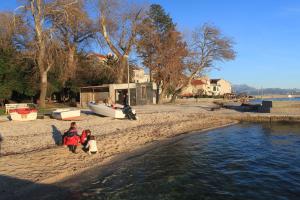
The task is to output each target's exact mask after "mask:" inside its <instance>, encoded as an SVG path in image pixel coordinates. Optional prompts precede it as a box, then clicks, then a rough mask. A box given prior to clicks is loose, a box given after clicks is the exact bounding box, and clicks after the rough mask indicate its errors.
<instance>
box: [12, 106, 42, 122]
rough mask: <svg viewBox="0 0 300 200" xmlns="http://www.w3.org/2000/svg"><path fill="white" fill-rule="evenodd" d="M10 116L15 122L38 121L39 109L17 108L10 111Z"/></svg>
mask: <svg viewBox="0 0 300 200" xmlns="http://www.w3.org/2000/svg"><path fill="white" fill-rule="evenodd" d="M9 115H10V118H11V120H13V121H30V120H36V118H37V109H32V108H17V109H12V110H9Z"/></svg>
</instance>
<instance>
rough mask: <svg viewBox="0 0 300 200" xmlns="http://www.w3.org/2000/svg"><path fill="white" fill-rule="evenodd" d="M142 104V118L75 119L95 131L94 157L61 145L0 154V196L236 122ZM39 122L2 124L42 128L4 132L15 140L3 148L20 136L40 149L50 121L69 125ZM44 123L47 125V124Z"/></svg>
mask: <svg viewBox="0 0 300 200" xmlns="http://www.w3.org/2000/svg"><path fill="white" fill-rule="evenodd" d="M146 108H147V106H144V107H142V109H143V110H142V109H140V110H139V113H140V114H139V118H140V120H138V121H124V120H114V119H111V118H101V117H100V118H99V117H98V116H87V117H86V119H85V120H84V121H80V122H78V123H79V124H80V126H82V127H91V130H92V133H94V134H96V138H97V145H98V149H99V153H98V154H96V155H93V156H89V155H88V154H86V153H84V152H83V151H81V149H80V148H78V150H79V151H78V154H73V153H70V152H69V151H68V150H67V148H66V147H63V146H54V147H53V148H48V149H43V150H36V149H35V150H34V151H32V152H27V153H18V154H14V155H7V156H1V157H0V162H1V163H3V164H1V165H0V187H1V189H2V191H0V196H10V195H13V198H14V197H15V195H17V194H19V193H23V192H26V191H29V190H31V189H30V188H35V187H39V186H42V187H44V186H45V185H46V186H55V184H56V183H58V182H60V181H61V180H65V179H67V178H70V177H72V176H74V175H76V174H79V173H81V172H84V171H86V170H88V169H90V168H91V167H94V166H102V165H105V164H106V163H108V162H109V161H112V160H115V159H118V158H120V157H119V156H120V155H123V153H128V152H132V151H135V150H137V149H140V148H143V147H145V146H148V145H153V144H156V143H159V142H160V141H163V140H166V139H170V138H173V137H175V136H178V135H179V136H180V135H185V134H187V133H189V132H191V131H204V130H208V129H211V128H218V127H220V126H223V125H228V124H231V123H232V122H237V121H236V120H232V119H227V118H224V117H223V116H216V115H215V114H211V113H209V112H207V111H205V110H203V109H202V108H200V107H199V108H198V107H196V108H197V109H196V110H195V107H194V106H191V107H190V106H188V107H185V108H182V106H155V107H154V106H153V107H149V108H147V109H148V110H146ZM154 109H157V112H153V111H154ZM163 109H165V110H163ZM41 122H43V123H36V122H29V123H14V122H12V123H7V124H5V125H7V127H4V128H3V130H6V129H7V130H10V126H11V124H14V125H16V126H15V127H13V130H15V131H17V130H20V129H24V128H25V129H26V128H27V127H29V128H28V129H30V128H31V129H37V127H38V128H40V129H39V130H38V131H37V132H34V133H33V134H32V135H30V134H28V135H26V133H22V132H8V131H7V132H6V133H7V135H4V136H6V139H7V138H13V139H14V140H13V141H9V140H8V139H7V140H4V142H5V141H6V142H7V143H6V144H5V145H3V146H2V148H4V147H7V149H9V148H11V149H13V150H14V148H13V147H14V145H22V144H23V143H22V142H24V141H22V139H23V138H22V137H24V136H25V137H26V140H25V142H27V141H28V140H33V143H32V145H31V146H32V147H34V148H36V147H42V146H43V145H44V144H47V145H48V143H42V142H41V139H40V138H45V140H47V141H48V142H52V143H54V141H53V138H52V135H51V125H53V124H54V125H55V126H56V127H57V129H59V130H62V128H60V127H64V126H68V125H69V123H70V122H63V121H55V120H52V121H47V120H45V121H41ZM47 124H48V126H45V125H47ZM47 129H48V130H50V131H49V132H50V133H48V135H47V136H46V135H45V134H44V132H45V131H46V130H47ZM39 133H40V134H39ZM17 134H19V135H17ZM20 134H21V135H20ZM23 135H24V136H23ZM27 138H28V140H27ZM4 139H5V138H4ZM47 141H46V142H47ZM20 142H21V143H20ZM5 150H6V149H5ZM17 150H18V149H17ZM25 150H26V149H25ZM7 183H9V184H7ZM13 198H11V199H13Z"/></svg>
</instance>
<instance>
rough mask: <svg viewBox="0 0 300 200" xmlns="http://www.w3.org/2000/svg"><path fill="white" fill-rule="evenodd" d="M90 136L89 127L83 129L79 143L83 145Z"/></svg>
mask: <svg viewBox="0 0 300 200" xmlns="http://www.w3.org/2000/svg"><path fill="white" fill-rule="evenodd" d="M90 136H91V131H90V129H86V130H83V131H82V133H81V136H80V143H81V144H82V145H83V146H84V147H85V145H87V143H88V141H89V139H90Z"/></svg>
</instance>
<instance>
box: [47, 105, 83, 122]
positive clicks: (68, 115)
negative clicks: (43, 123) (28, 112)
mask: <svg viewBox="0 0 300 200" xmlns="http://www.w3.org/2000/svg"><path fill="white" fill-rule="evenodd" d="M52 117H53V118H55V119H60V120H74V119H78V118H80V110H79V109H73V108H63V109H56V110H54V111H53V112H52Z"/></svg>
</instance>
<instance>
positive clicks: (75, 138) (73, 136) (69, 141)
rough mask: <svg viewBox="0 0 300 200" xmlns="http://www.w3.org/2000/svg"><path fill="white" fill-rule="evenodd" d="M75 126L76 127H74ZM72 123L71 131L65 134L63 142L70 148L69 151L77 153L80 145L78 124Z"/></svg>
mask: <svg viewBox="0 0 300 200" xmlns="http://www.w3.org/2000/svg"><path fill="white" fill-rule="evenodd" d="M74 124H75V126H74ZM74 124H73V122H72V123H71V127H70V129H69V130H68V131H67V132H65V133H64V137H63V142H64V145H66V146H68V148H69V150H70V151H72V152H73V153H76V148H77V146H78V144H79V143H80V137H79V135H78V133H77V129H76V123H75V122H74ZM72 125H73V126H72Z"/></svg>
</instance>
